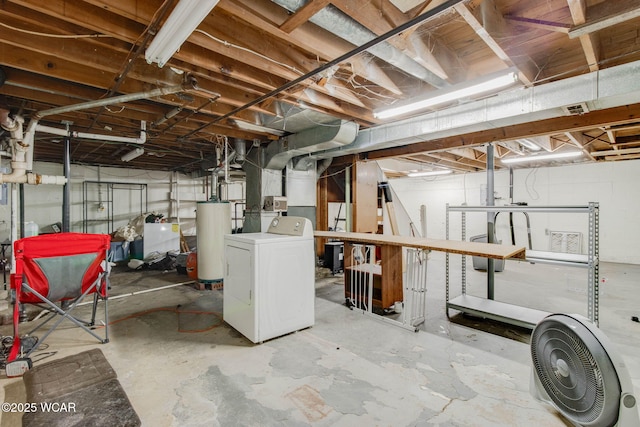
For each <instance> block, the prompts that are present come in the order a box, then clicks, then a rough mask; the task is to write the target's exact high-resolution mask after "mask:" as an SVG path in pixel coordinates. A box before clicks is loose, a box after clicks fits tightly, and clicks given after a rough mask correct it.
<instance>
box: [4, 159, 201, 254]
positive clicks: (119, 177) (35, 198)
mask: <svg viewBox="0 0 640 427" xmlns="http://www.w3.org/2000/svg"><path fill="white" fill-rule="evenodd" d="M34 172H35V173H38V174H42V175H63V168H62V165H58V164H53V163H35V164H34ZM171 178H172V177H171V172H164V171H142V170H133V169H124V168H106V167H101V168H100V170H99V177H98V168H97V167H95V166H78V165H72V166H71V231H76V232H82V231H83V186H82V183H83V182H84V181H98V180H100V181H102V182H105V181H109V182H127V183H143V184H147V193H148V194H147V197H148V209H147V211H148V212H154V211H155V212H158V213H161V214H163V215H164V217H165V218H170V219H172V220H174V219H175V218H176V217H177V216H178V215H179V216H180V224H181V228H182V231H183V233H184V234H185V235H195V208H196V202H197V201H204V200H207V198H208V197H209V195H210V188H209V187H208V186H207V182H206V180H207V179H208V178H197V179H191V178H190V177H188V176H186V175H178V186H177V187H178V188H177V191H178V192H179V198H180V203H179V206H180V208H179V211H177V210H176V208H175V204H174V205H173V207H172V205H171V200H170V197H171V192H172V190H174V192H175V190H176V187H175V185H174V186H172V184H171V182H172V181H171ZM172 187H173V188H172ZM8 194H9V199H10V197H11V191H10V189H9V192H8ZM127 194H128V193H127V192H126V191H119V192H118V195H117V197H116V198H115V200H114V202H113V203H114V212H116V213H123V214H121V215H118V216H116V217H115V218H114V229H117V228H118V227H119V226H122V225H126V224H127V223H128V222H129V221H130V220H131V219H133V218H132V215H131V214H129V212H139V210H140V206H139V196H138V194H137V193H136V194H133V193H132V194H131V195H130V196H127ZM62 197H63V195H62V187H61V186H55V185H27V184H25V185H24V201H25V206H26V209H25V213H24V219H25V222H29V221H33V222H35V223H36V224H38V225H39V226H40V227H41V228H42V227H43V226H47V225H49V224H52V223H55V222H61V221H62ZM91 197H92V198H91V199H90V200H92V201H96V202H95V203H94V202H92V203H90V204H89V209H92V210H93V212H92V215H94V216H93V218H97V219H100V218H104V219H106V215H107V214H106V209H105V210H104V211H102V212H101V211H99V210H98V203H97V200H99V199H100V197H99V195H98V194H93V195H91ZM102 197H103V199H104V197H105V196H104V195H103V196H102ZM10 223H11V212H10V205H9V204H6V205H0V241H4V240H5V239H7V238H9V234H10ZM89 231H92V230H89ZM95 231H96V232H105V231H104V230H97V229H96V230H95Z"/></svg>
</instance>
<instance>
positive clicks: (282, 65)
mask: <svg viewBox="0 0 640 427" xmlns="http://www.w3.org/2000/svg"><path fill="white" fill-rule="evenodd" d="M194 33H200V34H203V35H204V36H206V37H209V38H210V39H211V40H213V41H216V42H218V43H220V44H222V45H224V46H226V47H232V48H234V49H238V50H242V51H244V52H247V53H250V54H252V55H255V56H257V57H259V58H262V59H264V60H266V61H269V62H272V63H274V64H276V65H279V66H281V67H284V68H287V69H288V70H291V71H293V72H294V73H296V74H299V75H303V74H304V73H303V72H302V71H300V70H298V69H297V68H296V67H293V66H291V65H289V64H285V63H283V62H279V61H276V60H275V59H272V58H269V57H268V56H266V55H263V54H261V53H259V52H256V51H254V50H251V49H247V48H246V47H243V46H238V45H236V44H233V43H231V42H228V41H226V40H221V39H219V38H217V37H215V36H213V35H211V34H209V33H207V32H206V31H203V30H200V29H196V30H195V31H194Z"/></svg>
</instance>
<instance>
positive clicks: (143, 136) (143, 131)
mask: <svg viewBox="0 0 640 427" xmlns="http://www.w3.org/2000/svg"><path fill="white" fill-rule="evenodd" d="M36 131H38V132H44V133H49V134H52V135H59V136H64V137H69V138H83V139H98V140H100V141H113V142H124V143H127V144H139V145H140V144H144V143H145V142H147V122H145V121H144V120H142V121H140V136H139V137H138V138H131V137H127V136H116V135H102V134H97V133H87V132H75V131H70V130H69V129H68V128H67V129H60V128H54V127H51V126H45V125H40V124H39V125H36Z"/></svg>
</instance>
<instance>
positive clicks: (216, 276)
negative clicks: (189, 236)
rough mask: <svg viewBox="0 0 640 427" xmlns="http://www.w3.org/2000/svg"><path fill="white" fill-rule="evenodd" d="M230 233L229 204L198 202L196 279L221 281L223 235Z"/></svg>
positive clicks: (222, 270)
mask: <svg viewBox="0 0 640 427" xmlns="http://www.w3.org/2000/svg"><path fill="white" fill-rule="evenodd" d="M225 234H231V204H229V203H228V202H215V201H206V202H198V204H197V206H196V239H197V243H196V244H197V246H196V250H197V266H198V281H199V282H201V283H214V282H221V281H222V279H223V277H224V235H225Z"/></svg>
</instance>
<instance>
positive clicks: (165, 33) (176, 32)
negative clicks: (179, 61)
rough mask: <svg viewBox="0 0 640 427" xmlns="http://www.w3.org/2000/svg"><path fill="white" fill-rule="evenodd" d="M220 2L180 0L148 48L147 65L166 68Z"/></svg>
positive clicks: (146, 54) (215, 0) (214, 0)
mask: <svg viewBox="0 0 640 427" xmlns="http://www.w3.org/2000/svg"><path fill="white" fill-rule="evenodd" d="M218 1H219V0H197V1H193V0H180V2H179V3H178V5H177V6H176V7H175V9H173V11H172V12H171V15H169V18H167V20H166V22H165V23H164V25H163V26H162V28H160V31H158V34H156V36H155V37H154V39H153V41H152V42H151V44H150V45H149V47H148V48H147V50H146V52H145V54H144V57H145V59H146V60H147V63H149V64H152V63H154V62H156V63H158V67H160V68H162V67H164V65H165V64H166V63H167V61H168V60H169V59H170V58H171V57H172V56H173V54H174V53H176V52H177V51H178V49H180V46H182V44H183V43H184V42H185V40H187V38H188V37H189V36H190V35H191V33H193V30H195V29H196V28H197V27H198V25H200V23H201V22H202V21H203V20H204V18H206V16H207V15H208V14H209V12H211V10H213V8H214V7H215V6H216V4H218Z"/></svg>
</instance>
